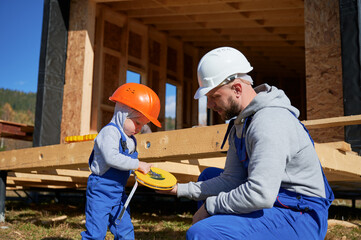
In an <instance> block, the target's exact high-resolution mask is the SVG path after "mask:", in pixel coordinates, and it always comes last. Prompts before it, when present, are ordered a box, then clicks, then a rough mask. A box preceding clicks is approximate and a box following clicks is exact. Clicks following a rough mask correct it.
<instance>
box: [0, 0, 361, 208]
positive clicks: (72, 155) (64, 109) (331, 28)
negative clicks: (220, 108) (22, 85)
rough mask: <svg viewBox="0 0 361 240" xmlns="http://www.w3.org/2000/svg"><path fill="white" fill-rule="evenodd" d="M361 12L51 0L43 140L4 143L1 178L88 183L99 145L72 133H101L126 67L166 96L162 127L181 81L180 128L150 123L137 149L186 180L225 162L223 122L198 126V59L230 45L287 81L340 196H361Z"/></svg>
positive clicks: (195, 0)
mask: <svg viewBox="0 0 361 240" xmlns="http://www.w3.org/2000/svg"><path fill="white" fill-rule="evenodd" d="M347 7H348V9H351V8H352V9H353V13H354V15H352V14H350V11H348V12H345V11H344V9H345V8H347ZM351 12H352V11H351ZM355 15H356V16H357V6H354V5H352V3H350V2H348V1H344V0H340V1H334V0H331V1H329V0H327V1H326V0H320V1H312V0H274V1H268V0H255V1H249V0H192V1H189V0H77V1H70V0H68V1H60V0H45V4H44V22H43V36H42V51H41V59H40V67H39V84H38V98H37V114H36V118H37V119H36V123H35V129H34V148H31V149H22V150H14V151H7V152H2V153H0V162H1V164H0V173H2V179H3V183H4V182H5V183H6V179H7V188H8V189H9V190H10V189H13V190H14V189H15V190H16V189H27V188H52V189H57V188H81V189H84V187H85V185H86V179H87V176H88V175H89V169H88V167H87V159H88V156H89V153H90V151H91V149H92V144H93V143H92V142H79V143H71V144H64V139H65V137H66V136H72V135H85V134H89V133H97V132H98V131H99V130H100V129H101V127H102V126H104V125H105V124H106V123H107V122H108V121H109V120H110V118H111V116H112V111H113V103H112V102H110V101H109V100H108V97H109V96H110V95H111V94H112V93H113V91H114V90H115V89H116V88H117V87H118V86H119V85H121V84H123V83H125V82H126V75H127V71H132V72H136V73H138V74H139V75H140V81H141V83H143V84H145V85H147V86H149V87H151V88H152V89H153V90H154V91H155V92H157V94H158V95H159V97H160V99H161V106H162V109H161V113H160V117H159V119H160V122H161V123H162V125H163V126H164V125H165V106H166V103H167V101H166V93H165V89H166V83H170V84H172V85H174V86H176V88H177V94H176V97H177V103H176V104H177V108H176V109H177V110H176V129H177V130H175V131H164V130H165V129H164V127H163V128H162V129H156V128H155V127H154V126H151V128H152V130H153V133H151V134H144V135H139V136H137V138H138V142H139V153H140V155H139V156H140V158H142V159H143V160H146V161H151V162H157V164H158V165H157V166H160V167H164V168H165V169H167V170H169V171H171V172H173V173H174V174H176V175H177V177H178V180H179V181H189V180H195V178H196V176H197V175H198V174H199V172H200V170H202V168H204V167H206V166H218V167H222V164H224V156H225V155H224V152H223V151H224V150H221V149H220V148H219V146H220V141H222V139H223V134H224V131H225V126H226V125H225V124H224V123H223V122H221V120H220V119H219V118H218V116H217V114H214V113H212V112H210V111H209V112H208V118H207V123H208V125H210V126H208V127H199V128H193V127H194V126H198V125H199V123H198V112H199V110H198V109H199V108H198V101H196V100H194V99H193V96H194V93H195V91H196V89H197V88H198V83H197V76H196V75H197V73H196V72H197V64H198V61H199V60H200V58H201V57H202V56H203V55H204V54H205V53H206V52H207V51H209V50H211V49H213V48H216V47H220V46H231V47H235V48H237V49H239V50H240V51H241V52H243V53H244V55H245V56H246V57H247V58H248V60H249V61H250V63H251V65H252V66H253V67H254V70H253V71H252V72H250V75H251V76H252V78H253V79H254V81H255V85H259V84H261V83H269V84H270V85H274V86H277V87H279V88H281V89H283V90H284V91H285V92H286V94H287V95H288V96H289V97H290V99H291V101H292V103H293V105H294V106H296V107H297V108H299V109H300V111H301V116H300V120H302V121H304V123H305V124H306V126H308V127H309V128H310V129H311V130H310V132H311V135H312V137H313V138H314V140H315V142H317V144H316V149H317V151H318V153H319V156H320V159H321V163H322V165H323V167H324V169H325V171H326V173H327V175H328V177H329V179H330V182H331V183H333V187H334V190H335V191H337V192H338V193H339V195H338V196H348V197H350V196H351V197H352V198H356V197H359V196H360V194H361V192H360V189H361V188H360V184H361V181H360V180H359V179H360V175H361V157H359V156H358V155H357V152H359V151H360V149H361V138H360V136H361V131H360V124H361V120H360V119H361V117H360V115H358V114H361V107H360V106H361V104H360V102H359V101H360V99H361V98H360V96H361V87H360V81H359V79H360V73H359V67H358V68H357V64H356V65H352V64H353V63H357V61H358V62H359V54H360V48H359V45H358V44H359V43H358V41H357V37H355V36H353V35H352V32H353V31H354V29H352V27H354V28H358V25H359V24H358V22H357V17H356V18H355ZM355 19H356V20H355ZM350 23H353V24H350ZM341 30H342V31H341ZM347 32H349V33H348V34H351V35H346V37H345V35H344V34H346V33H347ZM349 36H351V37H349ZM355 39H356V40H355ZM353 46H354V48H353ZM357 46H358V47H357ZM350 63H351V64H350ZM351 73H353V74H351ZM352 115H358V116H352ZM345 126H346V127H345ZM334 142H337V144H336V145H335V143H334ZM345 142H347V143H345ZM351 148H352V149H351ZM352 150H353V151H352ZM4 173H6V174H4ZM4 176H5V177H4ZM6 176H7V178H6ZM0 189H2V191H4V187H3V188H1V186H0ZM0 195H1V194H0ZM0 201H1V199H0Z"/></svg>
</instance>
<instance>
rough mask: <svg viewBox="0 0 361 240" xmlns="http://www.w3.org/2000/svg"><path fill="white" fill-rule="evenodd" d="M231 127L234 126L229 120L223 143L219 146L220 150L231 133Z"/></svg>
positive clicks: (232, 121) (232, 120)
mask: <svg viewBox="0 0 361 240" xmlns="http://www.w3.org/2000/svg"><path fill="white" fill-rule="evenodd" d="M233 125H234V119H231V120H230V121H229V123H228V127H227V131H226V134H225V135H224V138H223V142H222V145H221V149H223V146H224V144H225V143H226V141H227V138H228V135H229V132H230V131H231V129H232V127H233Z"/></svg>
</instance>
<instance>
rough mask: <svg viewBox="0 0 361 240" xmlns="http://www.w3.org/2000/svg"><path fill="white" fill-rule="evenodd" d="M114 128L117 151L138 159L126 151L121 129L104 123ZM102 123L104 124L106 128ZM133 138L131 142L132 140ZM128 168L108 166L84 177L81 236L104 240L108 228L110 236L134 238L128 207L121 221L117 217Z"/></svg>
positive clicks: (124, 199)
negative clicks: (118, 134)
mask: <svg viewBox="0 0 361 240" xmlns="http://www.w3.org/2000/svg"><path fill="white" fill-rule="evenodd" d="M109 125H110V126H114V127H116V128H117V129H118V130H119V132H120V134H121V139H120V141H119V153H122V154H124V155H127V156H130V157H131V158H134V159H136V158H138V153H137V152H136V151H134V152H133V153H132V154H129V150H128V148H127V144H126V141H125V139H126V138H125V136H124V134H123V132H122V131H121V130H120V129H119V127H118V126H117V125H115V124H114V123H109V124H108V125H107V126H109ZM107 126H106V127H107ZM132 138H133V139H134V142H135V145H136V140H135V138H134V137H133V136H132ZM93 158H94V150H93V152H92V154H91V155H90V158H89V166H91V163H92V162H93ZM129 175H130V171H121V170H117V169H115V168H110V169H109V170H108V171H106V172H105V173H104V174H103V175H101V176H98V175H95V174H93V173H92V174H91V175H90V176H89V178H88V185H87V191H86V198H87V200H86V206H85V215H86V223H85V227H86V229H87V230H86V231H84V232H82V233H81V235H82V239H99V240H100V239H101V240H104V238H105V236H106V233H107V230H108V228H109V230H110V231H111V233H112V234H113V235H114V239H134V228H133V224H132V222H131V219H130V212H129V208H128V209H127V211H125V213H124V216H123V218H122V220H121V222H120V221H119V220H118V219H117V218H118V216H119V214H120V212H121V210H122V208H123V206H124V203H125V201H126V200H127V196H126V194H125V191H124V188H125V185H126V183H127V180H128V178H129Z"/></svg>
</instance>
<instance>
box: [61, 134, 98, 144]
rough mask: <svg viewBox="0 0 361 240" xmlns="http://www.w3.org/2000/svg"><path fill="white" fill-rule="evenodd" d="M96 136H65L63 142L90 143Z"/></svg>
mask: <svg viewBox="0 0 361 240" xmlns="http://www.w3.org/2000/svg"><path fill="white" fill-rule="evenodd" d="M97 135H98V134H87V135H78V136H67V137H65V142H67V143H71V142H83V141H91V140H94V139H95V138H96V136H97Z"/></svg>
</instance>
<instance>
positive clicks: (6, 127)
mask: <svg viewBox="0 0 361 240" xmlns="http://www.w3.org/2000/svg"><path fill="white" fill-rule="evenodd" d="M33 132H34V126H31V125H27V124H22V123H15V122H9V121H4V120H0V137H4V138H13V139H20V140H26V141H32V140H33Z"/></svg>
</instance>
